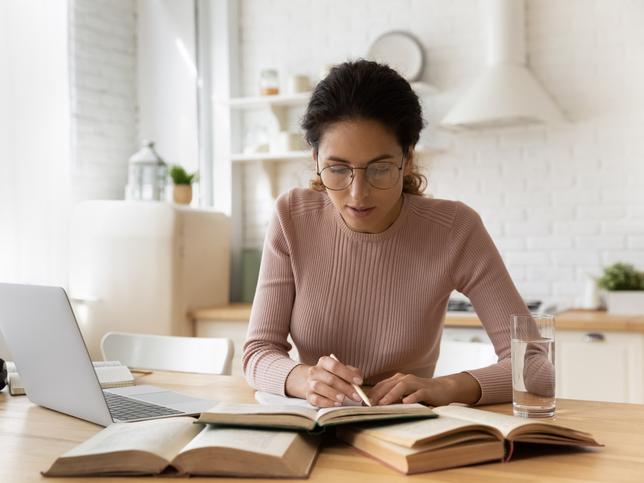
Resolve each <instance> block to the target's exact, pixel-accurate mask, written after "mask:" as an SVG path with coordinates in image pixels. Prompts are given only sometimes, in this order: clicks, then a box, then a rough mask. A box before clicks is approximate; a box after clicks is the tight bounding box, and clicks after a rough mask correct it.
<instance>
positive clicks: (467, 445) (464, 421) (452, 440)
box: [336, 405, 602, 474]
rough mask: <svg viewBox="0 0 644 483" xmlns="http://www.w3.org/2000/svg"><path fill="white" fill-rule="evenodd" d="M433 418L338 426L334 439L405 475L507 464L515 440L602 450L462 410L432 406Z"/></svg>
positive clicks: (560, 432) (558, 431) (577, 437)
mask: <svg viewBox="0 0 644 483" xmlns="http://www.w3.org/2000/svg"><path fill="white" fill-rule="evenodd" d="M434 412H435V413H437V414H438V418H436V419H427V420H422V421H414V422H404V423H397V424H386V425H378V426H374V425H368V426H347V427H342V428H338V429H337V431H336V434H337V435H338V437H339V438H340V439H341V440H343V441H345V442H346V443H349V444H350V445H352V446H354V447H355V448H357V449H358V450H360V451H362V452H363V453H366V454H367V455H370V456H372V457H374V458H376V459H378V460H380V461H381V462H383V463H385V464H387V465H389V466H391V467H393V468H395V469H396V470H398V471H400V472H402V473H405V474H413V473H423V472H426V471H434V470H441V469H446V468H454V467H458V466H465V465H471V464H476V463H483V462H486V461H494V460H499V461H500V460H505V461H507V460H509V459H510V458H511V456H512V452H513V449H514V444H515V443H517V442H525V443H543V444H553V445H566V446H602V445H601V444H599V443H598V442H597V441H595V439H594V438H593V437H592V436H591V435H590V434H588V433H585V432H582V431H577V430H575V429H571V428H568V427H565V426H561V425H558V424H556V423H554V422H551V421H536V420H534V419H525V418H520V417H515V416H507V415H505V414H498V413H493V412H490V411H484V410H480V409H473V408H469V407H463V406H456V405H454V406H441V407H436V408H434Z"/></svg>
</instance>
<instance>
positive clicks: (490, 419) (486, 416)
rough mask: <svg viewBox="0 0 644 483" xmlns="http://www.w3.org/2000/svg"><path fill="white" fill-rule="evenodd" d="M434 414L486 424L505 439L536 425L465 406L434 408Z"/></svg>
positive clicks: (521, 419)
mask: <svg viewBox="0 0 644 483" xmlns="http://www.w3.org/2000/svg"><path fill="white" fill-rule="evenodd" d="M434 412H435V413H437V414H438V415H439V416H449V417H452V418H458V419H464V420H465V421H470V422H472V423H478V424H484V425H487V426H492V427H494V428H496V429H498V430H499V431H500V432H501V434H502V435H503V437H504V438H507V437H508V435H509V434H510V433H511V432H512V431H514V430H515V429H516V428H520V427H521V426H526V425H534V424H535V422H534V421H530V420H525V419H523V418H519V417H517V416H508V415H506V414H498V413H493V412H491V411H484V410H481V409H473V408H469V407H465V406H451V405H450V406H440V407H437V408H434Z"/></svg>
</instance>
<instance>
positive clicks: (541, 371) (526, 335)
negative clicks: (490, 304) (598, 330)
mask: <svg viewBox="0 0 644 483" xmlns="http://www.w3.org/2000/svg"><path fill="white" fill-rule="evenodd" d="M512 406H513V410H514V415H515V416H523V417H525V418H549V417H552V416H554V415H555V318H554V316H553V315H549V314H526V315H513V316H512Z"/></svg>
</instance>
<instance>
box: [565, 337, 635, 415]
mask: <svg viewBox="0 0 644 483" xmlns="http://www.w3.org/2000/svg"><path fill="white" fill-rule="evenodd" d="M643 348H644V334H640V333H633V332H612V331H601V332H586V331H559V332H557V334H556V336H555V360H556V373H557V396H558V397H564V398H573V399H589V400H597V401H612V402H628V403H640V404H641V403H643V402H644V371H643V370H642V369H643V368H642V362H643V361H642V353H643Z"/></svg>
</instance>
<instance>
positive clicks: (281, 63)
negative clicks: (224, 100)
mask: <svg viewBox="0 0 644 483" xmlns="http://www.w3.org/2000/svg"><path fill="white" fill-rule="evenodd" d="M526 3H527V15H526V17H527V28H526V30H527V36H528V40H527V48H528V56H529V63H530V65H531V68H532V70H533V72H534V73H535V75H536V76H537V77H538V78H539V79H540V80H541V82H542V83H543V84H544V86H545V87H546V89H547V90H548V92H549V93H550V94H551V95H552V97H553V98H554V99H555V100H556V101H557V102H558V104H559V105H560V106H561V107H562V109H563V110H564V111H565V113H566V115H567V117H568V119H569V120H570V123H568V124H565V125H561V126H547V127H535V128H527V129H519V130H509V131H505V132H480V133H471V134H458V135H453V134H446V133H443V132H436V131H435V130H434V129H430V130H429V131H428V132H427V133H425V135H424V139H423V140H424V142H425V143H426V144H428V145H433V146H440V147H441V148H443V149H444V150H445V151H444V153H442V154H440V155H436V156H434V157H433V158H431V159H429V160H427V161H426V162H425V164H424V166H425V168H426V171H427V174H428V177H429V184H430V191H431V192H432V194H433V195H435V196H437V197H441V198H450V199H460V200H463V201H465V202H467V203H469V204H470V205H471V206H472V207H474V208H475V209H476V210H477V211H478V212H479V213H480V214H481V216H482V217H483V219H484V221H485V222H486V225H487V226H488V228H489V229H490V232H491V233H492V235H493V237H494V239H495V241H496V243H497V245H498V247H499V249H500V250H501V252H502V254H503V256H504V258H505V261H506V263H507V265H508V268H509V269H510V272H511V274H512V275H513V277H514V279H515V282H516V283H517V286H518V287H519V289H520V290H521V292H522V294H523V295H524V296H525V297H530V298H532V297H548V298H551V299H555V300H561V301H563V302H567V303H571V304H572V303H576V302H578V301H579V296H580V295H581V294H582V292H583V289H584V282H585V277H586V273H594V274H596V273H599V271H600V269H601V266H602V265H603V264H606V263H611V262H613V261H615V260H626V261H630V262H633V263H635V264H637V265H639V268H642V269H644V236H643V235H644V136H643V135H642V126H643V124H644V123H643V121H644V89H642V88H641V86H642V85H644V29H642V28H641V25H643V24H644V4H643V3H642V2H641V1H640V0H595V1H588V0H565V1H561V0H528V1H527V2H526ZM340 5H341V7H340ZM339 8H341V12H339V11H338V9H339ZM240 11H241V19H240V24H241V25H240V28H241V30H240V32H241V34H240V39H241V67H242V69H241V72H242V86H243V87H242V90H243V92H244V93H245V94H247V95H250V94H254V93H255V90H256V82H257V75H258V72H259V70H260V69H261V68H262V67H266V66H272V67H276V68H278V69H279V71H280V73H281V74H282V78H283V79H284V78H286V77H287V76H288V74H291V73H304V74H308V75H309V76H311V77H313V78H317V74H318V72H319V70H320V68H321V67H322V66H323V65H324V64H328V63H334V62H339V61H342V60H345V59H347V58H351V57H358V56H361V55H364V54H365V52H366V51H367V48H368V46H369V44H370V43H371V42H372V41H373V39H375V38H376V37H377V36H378V35H379V34H381V33H383V32H385V31H388V30H395V29H403V30H408V31H411V32H412V33H413V34H414V35H416V36H417V37H418V38H419V40H420V41H421V43H422V44H423V45H424V47H425V54H426V69H425V72H424V76H423V79H424V80H425V81H428V82H431V83H433V84H434V85H436V86H438V87H439V88H440V90H441V93H440V94H438V95H437V96H435V97H433V98H429V99H424V100H423V101H424V102H423V103H424V106H425V117H426V118H427V119H428V120H430V121H432V120H438V119H440V118H441V116H442V115H443V114H444V113H445V112H446V110H447V109H448V108H449V107H450V106H451V105H452V104H453V102H454V101H455V100H456V98H457V96H458V95H459V94H460V93H461V92H462V90H461V89H463V88H465V87H466V86H468V85H469V83H470V82H471V81H472V80H473V79H474V78H475V77H476V75H477V73H478V72H479V71H480V67H481V64H482V62H483V59H484V56H485V45H484V43H483V28H484V26H483V25H481V23H480V21H481V20H480V19H481V16H480V12H479V2H478V1H477V0H453V1H449V2H448V1H441V0H362V1H351V2H338V1H334V0H297V1H292V0H276V1H272V2H264V1H261V0H242V2H241V9H240ZM307 169H308V166H305V165H304V164H298V163H297V162H290V163H285V164H284V165H282V166H281V167H280V168H279V171H280V174H279V176H278V177H279V180H280V181H279V183H278V184H279V190H280V191H283V190H286V189H287V188H288V187H289V186H291V185H294V184H304V181H305V180H306V179H308V176H307V175H306V173H307V171H306V170H307ZM303 173H304V175H303ZM246 174H247V176H246V179H245V195H244V196H245V199H246V201H247V202H249V203H250V202H251V200H254V201H253V202H252V203H253V206H254V207H255V208H256V207H259V206H262V207H263V206H266V205H269V206H270V204H271V202H272V197H271V196H270V194H268V192H267V191H266V190H263V191H258V185H259V184H261V183H262V181H261V180H262V177H261V175H260V174H261V173H260V172H259V171H258V170H257V168H256V167H255V168H251V167H249V168H247V171H246ZM245 215H246V219H245V223H244V228H245V234H246V235H247V236H246V238H245V244H246V245H247V246H253V245H255V246H257V245H259V244H261V234H262V233H263V229H264V226H265V224H266V222H267V220H268V217H269V216H270V211H269V210H266V209H262V210H260V211H259V212H258V213H256V212H255V211H254V209H249V210H247V211H246V213H245Z"/></svg>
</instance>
